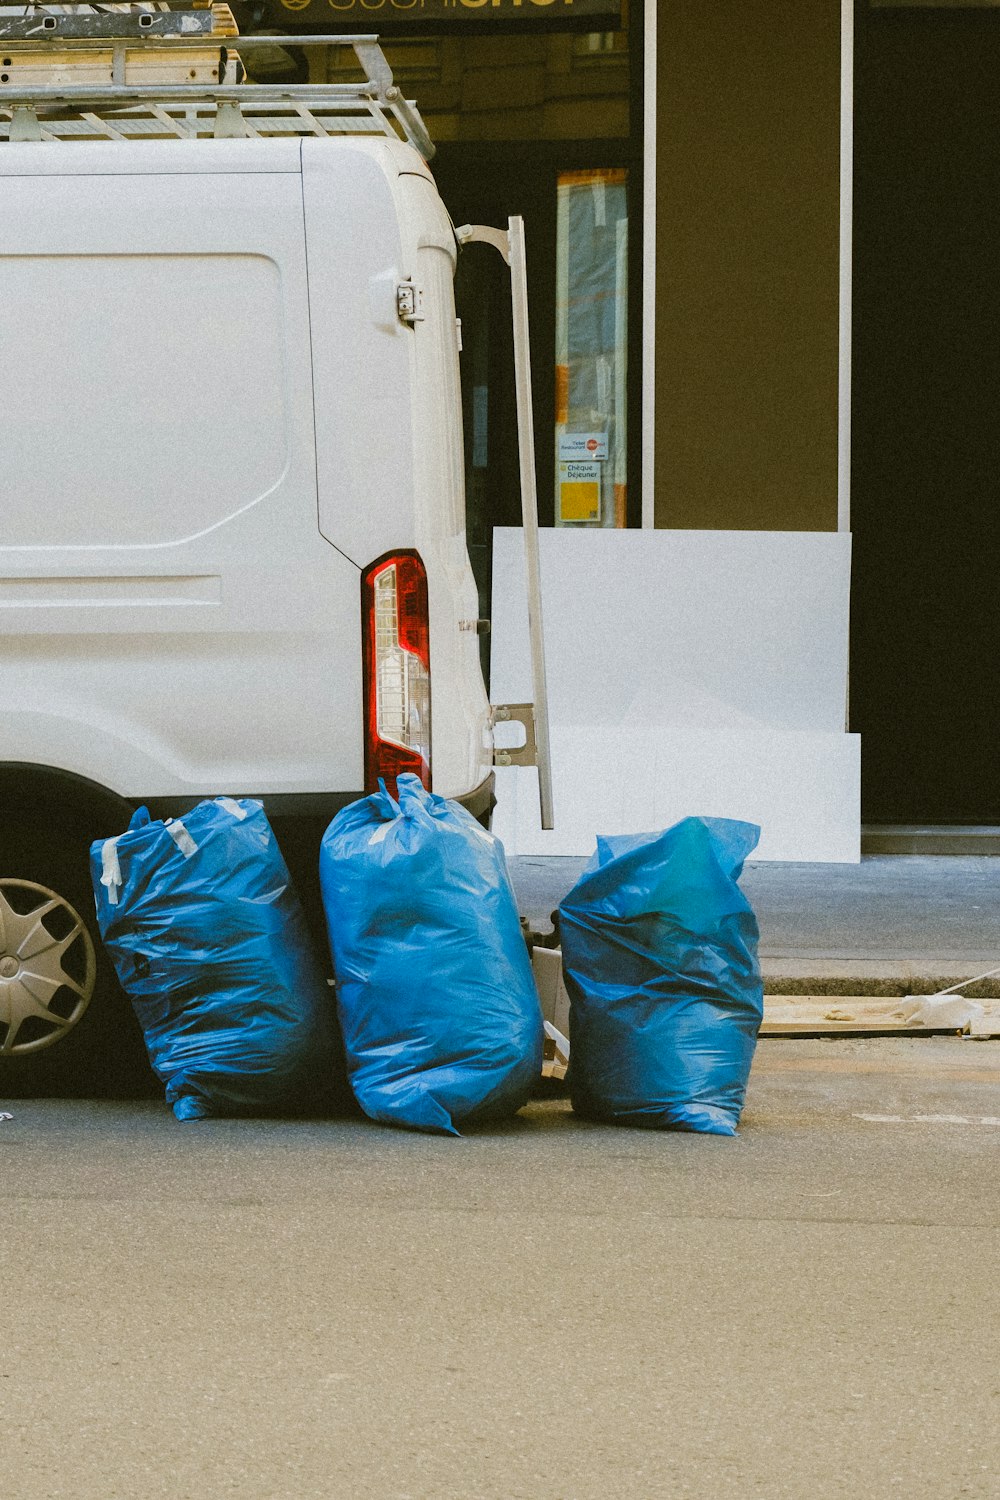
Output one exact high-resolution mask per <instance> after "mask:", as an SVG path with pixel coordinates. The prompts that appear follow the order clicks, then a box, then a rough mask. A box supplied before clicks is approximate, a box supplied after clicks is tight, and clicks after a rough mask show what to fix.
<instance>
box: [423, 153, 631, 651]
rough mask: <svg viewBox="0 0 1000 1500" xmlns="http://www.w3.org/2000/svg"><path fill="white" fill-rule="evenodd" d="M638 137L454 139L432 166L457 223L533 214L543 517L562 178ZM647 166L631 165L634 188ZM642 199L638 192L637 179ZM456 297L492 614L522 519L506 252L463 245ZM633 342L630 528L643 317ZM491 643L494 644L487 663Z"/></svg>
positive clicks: (471, 482) (529, 225) (551, 488)
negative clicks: (508, 547) (500, 558)
mask: <svg viewBox="0 0 1000 1500" xmlns="http://www.w3.org/2000/svg"><path fill="white" fill-rule="evenodd" d="M628 165H629V142H628V141H621V142H608V141H599V142H577V141H573V142H566V143H558V142H537V141H535V142H527V141H526V142H520V141H518V142H502V143H497V144H492V143H487V142H461V143H446V144H443V145H442V146H440V147H439V149H438V152H437V155H436V156H435V158H434V161H433V163H432V170H433V172H434V177H435V179H436V181H437V184H438V188H439V190H440V192H441V196H442V198H443V199H444V202H445V204H446V206H447V208H448V211H449V213H450V214H451V216H452V219H453V221H454V223H455V224H456V225H460V224H463V223H470V224H491V225H495V226H497V227H498V228H506V226H507V220H508V218H509V217H510V216H511V215H512V214H520V215H522V217H523V218H524V221H525V237H526V249H527V262H528V285H529V316H530V321H531V364H532V387H533V400H534V423H535V446H536V479H537V485H538V512H539V521H540V522H541V524H542V525H543V526H551V525H552V524H553V522H554V519H555V467H554V458H553V455H554V446H553V433H554V429H555V421H556V380H555V371H556V258H557V184H558V181H559V174H560V172H565V171H569V170H573V169H576V168H583V167H586V168H596V167H605V166H608V167H617V166H622V167H627V166H628ZM641 176H642V174H641V170H636V171H632V172H630V173H629V181H630V184H634V183H639V182H640V181H641ZM630 197H634V193H633V190H632V189H631V187H630ZM629 213H630V217H631V219H632V222H633V223H635V224H639V223H641V216H640V209H639V205H638V204H636V203H635V202H634V201H631V202H630V204H629ZM638 251H639V236H638V234H636V235H634V236H633V241H632V244H631V246H630V257H631V260H630V273H629V275H630V282H631V286H630V294H631V295H630V300H631V302H632V306H633V307H634V308H638V307H639V306H640V300H639V277H640V274H641V258H640V255H639V253H638ZM455 298H456V304H457V311H458V316H459V318H460V319H461V323H462V346H463V349H462V408H463V413H462V414H463V421H464V427H465V479H466V509H467V525H468V543H469V555H470V557H471V559H472V565H473V569H474V571H475V574H476V580H477V583H478V585H479V593H480V613H481V614H482V615H483V616H484V617H488V616H489V614H490V588H491V557H492V534H493V528H494V527H495V526H517V525H519V524H520V520H521V497H520V485H519V478H518V449H517V423H516V408H515V398H514V362H513V341H512V333H511V303H510V278H509V275H508V272H507V269H506V267H505V266H504V264H503V262H502V260H501V258H500V256H499V255H498V254H497V252H496V251H495V250H494V249H492V248H491V247H489V246H485V245H471V246H469V247H467V248H466V249H465V250H463V251H462V252H461V255H460V257H459V263H458V271H457V274H456V280H455ZM630 326H631V327H632V328H634V329H635V334H634V335H633V340H632V346H631V348H630V350H629V360H628V371H629V374H628V380H629V397H628V399H629V406H630V408H631V409H632V411H633V412H634V414H635V419H634V420H633V422H632V423H631V424H630V428H629V433H630V443H633V444H634V448H633V455H632V456H631V457H630V463H629V468H630V471H631V473H632V474H633V475H635V476H636V482H635V483H633V484H632V485H631V486H630V489H629V498H628V513H627V517H626V520H627V522H628V524H631V525H637V524H638V523H639V519H640V517H641V497H640V495H639V486H638V473H639V447H638V443H639V421H638V411H639V400H640V391H639V386H638V377H639V373H640V371H641V348H640V347H639V341H638V335H639V328H640V319H639V318H638V316H635V317H634V318H633V319H632V323H631V325H630ZM487 661H488V648H487V643H486V642H485V640H484V667H485V666H486V664H487Z"/></svg>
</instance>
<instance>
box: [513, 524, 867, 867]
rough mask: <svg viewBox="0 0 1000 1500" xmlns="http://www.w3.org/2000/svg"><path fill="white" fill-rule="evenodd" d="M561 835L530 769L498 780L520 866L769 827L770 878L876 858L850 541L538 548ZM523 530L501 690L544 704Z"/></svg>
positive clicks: (586, 535)
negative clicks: (733, 828) (626, 836)
mask: <svg viewBox="0 0 1000 1500" xmlns="http://www.w3.org/2000/svg"><path fill="white" fill-rule="evenodd" d="M540 540H541V571H542V590H543V613H544V621H545V644H546V656H547V672H548V684H549V714H550V724H551V730H552V752H553V755H552V758H553V780H554V800H555V822H556V827H555V829H554V830H553V831H551V832H543V830H542V829H541V825H540V820H539V817H538V793H537V776H536V772H535V770H534V769H533V768H524V767H498V768H497V802H498V806H497V811H496V815H495V820H494V829H495V831H496V832H497V834H498V835H499V836H500V838H501V839H502V840H503V842H504V844H505V846H506V848H507V851H508V853H511V854H576V855H579V854H590V853H592V851H593V848H594V839H595V835H596V834H597V833H639V832H648V831H653V830H656V829H659V828H665V827H667V826H669V824H670V823H673V822H676V821H677V820H678V819H679V818H682V817H686V816H688V815H691V814H695V815H702V816H714V817H729V818H744V819H747V820H748V821H750V822H755V823H759V824H760V825H761V829H762V833H761V842H760V845H759V846H758V849H757V850H756V851H755V853H754V856H753V857H754V858H755V859H780V860H817V861H841V862H854V861H857V860H858V859H859V858H860V832H861V827H860V825H861V817H860V744H859V740H858V737H857V736H856V735H848V734H846V733H845V732H844V718H845V704H846V688H847V638H848V637H847V625H848V607H849V586H850V537H849V536H846V535H844V534H838V533H833V532H830V533H817V532H690V531H688V532H685V531H600V530H593V531H570V530H566V529H563V528H560V529H544V530H543V531H542V533H541V538H540ZM526 621H527V606H526V594H525V586H524V576H523V558H522V544H521V533H520V530H518V529H514V528H501V529H498V530H497V531H496V533H495V547H494V562H493V631H492V648H491V649H492V657H491V673H492V681H491V690H490V696H491V698H492V701H493V702H494V703H504V702H526V701H529V700H530V698H531V675H530V657H529V654H528V635H527V623H526Z"/></svg>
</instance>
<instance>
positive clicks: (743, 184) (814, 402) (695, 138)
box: [644, 0, 841, 531]
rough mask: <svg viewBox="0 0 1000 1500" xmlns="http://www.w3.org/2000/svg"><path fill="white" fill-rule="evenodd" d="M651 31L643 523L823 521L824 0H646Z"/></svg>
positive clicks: (827, 365)
mask: <svg viewBox="0 0 1000 1500" xmlns="http://www.w3.org/2000/svg"><path fill="white" fill-rule="evenodd" d="M655 44H656V73H655V78H656V139H655V149H656V159H655V188H656V239H655V256H654V259H655V269H656V284H655V311H654V326H655V400H654V403H653V411H652V432H651V433H648V432H647V444H648V448H647V464H646V465H644V470H645V472H646V473H648V472H649V470H650V469H651V471H652V477H653V515H654V519H655V524H656V525H657V526H661V527H690V528H696V529H700V528H735V529H744V528H748V529H754V530H756V529H760V530H831V531H832V530H836V528H837V519H838V510H837V495H838V399H839V397H838V390H839V383H840V374H841V372H840V358H839V339H838V333H839V323H840V224H839V218H840V212H839V211H840V192H841V183H840V140H841V0H808V3H803V0H659V3H658V5H657V7H656V37H655ZM647 506H648V501H647Z"/></svg>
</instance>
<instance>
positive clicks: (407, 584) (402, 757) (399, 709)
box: [361, 552, 431, 794]
mask: <svg viewBox="0 0 1000 1500" xmlns="http://www.w3.org/2000/svg"><path fill="white" fill-rule="evenodd" d="M361 639H362V660H363V670H364V695H365V791H366V792H374V791H376V790H377V789H378V783H379V778H380V777H381V778H382V779H383V780H384V781H385V783H386V785H387V786H388V788H389V790H390V792H392V793H393V794H395V790H396V777H397V776H398V775H399V774H400V772H401V771H412V772H414V773H415V774H416V775H417V776H419V777H420V780H421V781H422V782H423V784H424V786H425V787H426V788H427V790H428V791H430V786H431V659H430V620H429V616H428V610H427V573H426V571H425V569H424V565H423V563H422V562H421V561H420V558H419V557H418V556H417V554H416V553H415V552H392V553H390V554H389V555H388V556H386V557H382V558H379V560H378V562H375V563H372V565H371V567H369V568H366V569H365V571H364V573H363V574H362V575H361Z"/></svg>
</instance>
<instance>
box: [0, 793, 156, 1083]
mask: <svg viewBox="0 0 1000 1500" xmlns="http://www.w3.org/2000/svg"><path fill="white" fill-rule="evenodd" d="M116 821H118V822H120V814H119V815H118V818H117V819H116ZM108 824H109V818H108V813H107V812H106V811H104V812H103V813H102V812H101V811H100V810H97V809H95V810H94V811H93V812H88V811H87V810H86V809H81V808H80V807H74V806H72V805H66V804H62V805H59V806H51V807H49V808H48V809H47V812H46V815H45V816H43V815H42V814H41V813H33V814H25V813H24V812H23V811H21V810H20V809H19V810H18V812H17V813H16V814H15V815H13V816H11V815H10V813H9V812H8V814H7V815H6V816H4V817H3V819H2V821H0V895H2V894H3V892H4V891H6V893H7V897H6V899H7V901H8V903H11V904H14V905H16V904H17V903H18V902H19V901H23V902H25V903H26V904H27V905H28V907H30V904H31V902H32V900H33V899H35V900H38V901H42V900H44V896H43V895H42V894H41V893H37V894H36V893H33V892H32V891H31V889H30V887H31V886H36V887H44V888H46V890H48V891H51V892H53V893H54V894H55V895H56V896H58V897H59V898H60V900H61V902H62V903H64V904H65V906H66V907H68V908H71V909H72V912H75V913H76V914H77V915H78V916H79V918H80V920H81V922H82V923H83V925H84V927H85V928H86V933H87V934H88V935H89V939H90V943H91V944H92V945H93V962H92V964H91V966H90V967H89V968H87V981H86V983H84V981H83V979H82V978H80V977H79V976H82V974H83V972H84V968H85V967H86V965H87V962H88V961H87V959H86V956H85V955H86V950H87V944H86V940H85V938H84V937H83V936H82V935H80V936H79V937H78V938H75V939H74V940H73V945H72V947H71V948H70V949H68V950H67V957H66V967H67V968H73V967H74V965H75V966H76V970H77V976H76V977H77V978H78V982H79V983H80V985H81V988H83V989H87V990H89V992H90V997H89V1000H88V1001H87V1003H86V1005H85V1007H84V1008H83V1010H82V1014H80V1015H79V1018H78V1019H77V1020H76V1021H75V1023H74V1024H72V1025H70V1026H68V1027H66V1028H65V1029H61V1028H59V1027H56V1026H52V1025H51V1024H49V1023H47V1022H45V1021H39V1022H36V1021H35V1020H34V1018H32V1020H31V1023H30V1024H29V1023H24V1024H22V1025H21V1026H20V1027H19V1029H18V1031H17V1033H16V1034H15V1035H14V1036H13V1038H12V1037H11V1035H10V1031H9V1028H8V1026H7V1025H6V1024H0V1048H2V1047H3V1046H4V1044H5V1043H6V1045H7V1047H8V1049H10V1047H11V1044H13V1050H7V1051H2V1050H0V1096H5V1097H7V1098H15V1099H24V1098H53V1097H58V1098H151V1097H157V1096H160V1097H162V1085H161V1084H160V1083H159V1082H158V1080H157V1079H156V1077H155V1075H154V1074H153V1072H152V1069H151V1068H150V1066H149V1060H148V1058H147V1055H146V1047H145V1043H144V1041H143V1036H142V1030H141V1028H140V1026H139V1023H138V1021H137V1020H136V1018H135V1015H134V1013H133V1010H132V1006H131V1004H130V1003H129V1001H128V999H127V997H126V996H125V995H124V994H123V992H122V990H121V987H120V986H119V984H118V980H117V978H116V976H115V973H114V969H113V968H112V965H111V963H110V961H109V960H108V958H107V955H106V954H105V952H104V948H103V945H102V943H101V938H100V933H99V931H98V928H97V921H96V917H95V908H94V895H93V889H92V886H91V879H90V864H89V859H90V844H91V842H92V841H93V839H95V838H101V837H105V836H108V835H113V834H115V833H120V832H123V831H124V826H125V825H124V824H121V825H120V826H115V823H114V822H112V823H111V825H110V826H108ZM17 882H29V883H30V885H29V886H27V887H23V886H18V885H17ZM50 920H51V921H55V922H58V921H59V920H62V921H63V923H64V924H65V927H66V929H67V930H71V927H70V924H71V920H72V919H71V917H67V916H66V915H65V913H64V912H62V910H61V908H57V909H56V911H55V913H54V916H53V917H52V918H51V919H50V918H46V922H49V921H50ZM47 930H48V928H47ZM56 934H57V935H59V934H58V927H57V928H56ZM0 961H2V955H0ZM13 962H14V961H13V958H9V959H8V963H9V964H10V966H11V968H13ZM0 978H2V976H0ZM58 1003H60V1002H58V1001H57V1002H54V1004H58ZM74 1005H75V1006H76V1009H79V1001H78V999H77V997H76V996H74V995H73V994H72V993H71V992H69V991H67V1003H65V1004H64V1009H65V1010H67V1011H70V1009H71V1008H72V1007H73V1006H74Z"/></svg>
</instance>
